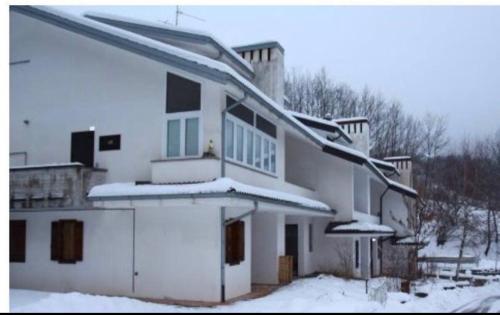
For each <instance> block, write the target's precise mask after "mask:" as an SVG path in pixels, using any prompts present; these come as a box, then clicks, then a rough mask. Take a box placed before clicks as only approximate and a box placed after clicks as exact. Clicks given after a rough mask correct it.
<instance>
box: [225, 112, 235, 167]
mask: <svg viewBox="0 0 500 315" xmlns="http://www.w3.org/2000/svg"><path fill="white" fill-rule="evenodd" d="M226 156H227V157H228V158H233V157H234V123H233V122H232V121H230V120H226Z"/></svg>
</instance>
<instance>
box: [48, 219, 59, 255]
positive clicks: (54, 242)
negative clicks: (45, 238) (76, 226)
mask: <svg viewBox="0 0 500 315" xmlns="http://www.w3.org/2000/svg"><path fill="white" fill-rule="evenodd" d="M61 230H62V229H61V224H60V222H52V239H51V243H50V244H51V245H50V259H51V260H54V261H59V260H61V258H62V257H61V256H62V255H61V252H62V231H61Z"/></svg>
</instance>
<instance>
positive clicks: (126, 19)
mask: <svg viewBox="0 0 500 315" xmlns="http://www.w3.org/2000/svg"><path fill="white" fill-rule="evenodd" d="M84 16H85V17H88V18H92V17H96V18H102V19H107V20H115V21H120V22H126V23H130V24H137V25H143V26H149V27H152V28H156V29H163V30H166V31H171V32H178V33H185V34H193V35H197V36H201V37H205V38H208V39H210V40H212V41H213V42H215V43H216V45H218V46H220V47H221V48H222V49H223V50H224V51H225V52H226V53H228V54H230V55H231V56H232V57H234V58H235V59H236V60H238V62H240V63H241V64H242V65H243V66H244V67H245V68H246V69H247V70H248V71H250V72H251V73H254V70H253V67H252V65H251V64H250V63H249V62H248V61H246V60H245V59H243V58H242V57H241V56H240V55H239V54H238V53H237V52H236V51H234V49H232V48H230V47H228V46H226V45H225V44H224V43H223V42H222V41H220V40H219V39H218V38H216V37H215V36H213V35H212V34H210V33H208V32H204V31H200V30H195V29H189V28H184V27H179V26H173V25H172V26H171V25H167V24H160V23H155V22H150V21H143V20H138V19H134V18H129V17H122V16H117V15H114V14H107V13H100V12H85V13H84Z"/></svg>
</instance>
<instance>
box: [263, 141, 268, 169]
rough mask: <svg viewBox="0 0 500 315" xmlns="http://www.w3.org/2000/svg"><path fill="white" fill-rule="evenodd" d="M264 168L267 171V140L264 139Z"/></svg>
mask: <svg viewBox="0 0 500 315" xmlns="http://www.w3.org/2000/svg"><path fill="white" fill-rule="evenodd" d="M264 170H266V171H269V140H267V139H264Z"/></svg>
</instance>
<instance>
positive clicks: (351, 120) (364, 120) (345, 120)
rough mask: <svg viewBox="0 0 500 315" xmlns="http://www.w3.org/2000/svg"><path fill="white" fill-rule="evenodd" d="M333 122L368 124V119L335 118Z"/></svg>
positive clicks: (362, 117)
mask: <svg viewBox="0 0 500 315" xmlns="http://www.w3.org/2000/svg"><path fill="white" fill-rule="evenodd" d="M334 121H335V122H336V123H338V124H352V123H356V122H368V118H367V117H364V116H359V117H347V118H335V119H334Z"/></svg>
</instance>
